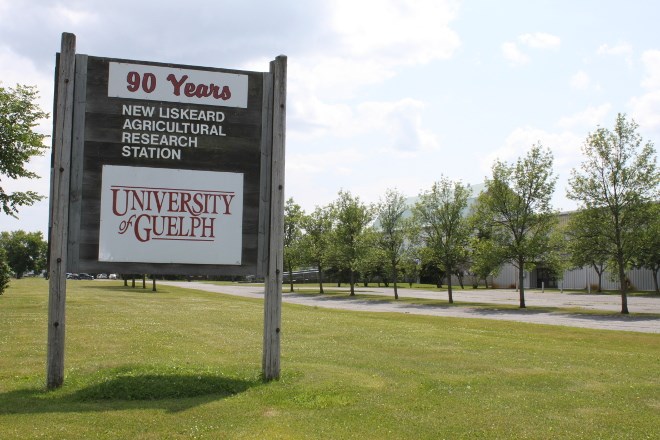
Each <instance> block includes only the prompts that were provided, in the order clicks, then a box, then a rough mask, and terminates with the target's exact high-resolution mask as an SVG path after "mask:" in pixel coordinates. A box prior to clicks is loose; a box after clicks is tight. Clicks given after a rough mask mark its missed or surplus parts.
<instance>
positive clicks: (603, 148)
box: [567, 114, 660, 314]
mask: <svg viewBox="0 0 660 440" xmlns="http://www.w3.org/2000/svg"><path fill="white" fill-rule="evenodd" d="M637 128H638V125H637V124H636V123H635V122H634V121H630V122H628V121H627V120H626V117H625V115H623V114H618V115H617V118H616V123H615V125H614V129H613V130H608V129H606V128H598V129H597V130H596V131H595V132H593V133H590V134H589V136H588V137H587V140H586V141H585V143H584V144H583V146H582V153H583V155H584V161H583V162H582V164H581V165H580V167H579V169H573V170H572V172H571V178H570V179H569V189H568V191H567V195H568V197H569V198H570V199H572V200H576V201H578V202H579V203H580V204H581V207H582V208H584V209H587V210H592V209H602V210H603V211H605V212H606V213H607V219H606V221H603V222H602V223H601V225H600V226H601V231H600V233H601V234H602V236H603V237H604V239H605V240H607V241H608V242H609V243H610V246H609V249H610V255H609V257H610V259H611V260H612V261H614V264H615V267H616V274H617V278H618V281H619V292H620V294H621V313H624V314H627V313H628V298H627V286H626V274H625V271H626V268H627V267H628V266H630V265H631V264H632V263H633V262H634V259H635V257H636V255H637V253H638V251H639V243H640V241H639V235H640V231H643V230H644V228H646V227H647V226H648V220H649V219H648V217H647V215H646V214H647V210H646V209H645V208H644V207H645V206H646V205H647V204H648V203H651V202H654V201H658V199H660V174H659V172H658V169H657V167H656V157H655V154H656V153H655V149H654V147H653V144H652V143H651V142H646V143H643V139H642V137H641V136H640V135H639V134H638V133H637Z"/></svg>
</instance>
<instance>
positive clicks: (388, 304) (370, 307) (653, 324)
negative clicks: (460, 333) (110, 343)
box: [159, 281, 660, 333]
mask: <svg viewBox="0 0 660 440" xmlns="http://www.w3.org/2000/svg"><path fill="white" fill-rule="evenodd" d="M159 283H160V284H168V285H176V286H179V287H184V288H188V289H196V290H204V291H208V292H217V293H224V294H228V295H237V296H243V297H249V298H258V299H261V298H263V294H264V289H263V287H262V286H250V285H226V286H217V285H213V284H207V283H198V282H185V281H181V282H170V281H161V282H159ZM287 287H288V286H284V290H285V291H284V292H283V294H282V301H283V302H286V303H291V304H301V305H306V306H311V307H325V308H332V309H341V310H356V311H366V312H394V313H409V314H417V315H431V316H445V317H458V318H480V319H498V320H505V321H518V322H528V323H535V324H548V325H562V326H569V327H584V328H593V329H603V330H623V331H633V332H644V333H660V317H659V316H660V296H653V297H628V310H629V311H630V312H631V313H632V315H622V314H620V313H619V311H620V310H621V298H620V297H619V296H618V295H593V294H592V295H588V294H582V293H570V292H565V293H558V292H551V293H550V292H545V293H541V292H540V291H539V290H529V291H527V292H526V293H525V302H526V305H527V306H528V307H532V306H534V307H558V308H571V309H585V311H587V310H596V311H601V312H602V313H598V314H582V313H575V312H573V313H560V312H545V311H538V310H531V309H529V308H527V309H513V310H506V309H502V310H493V309H484V308H479V307H473V306H470V305H469V304H466V305H465V306H461V305H460V303H461V302H464V303H482V304H483V303H488V304H508V305H514V306H517V305H518V301H519V299H518V292H516V291H515V290H509V289H497V290H490V289H483V290H460V289H459V290H455V291H454V295H453V296H454V303H455V304H454V305H451V306H450V305H448V304H447V305H414V304H409V303H402V302H395V301H366V300H360V295H364V294H378V295H384V296H391V297H393V296H394V293H393V290H392V288H376V287H368V288H362V287H356V297H354V298H349V297H348V293H347V296H346V297H338V296H336V295H333V296H327V297H324V296H322V295H301V294H297V293H287V292H286V289H287ZM333 290H336V288H333ZM399 296H400V297H402V298H406V297H409V298H431V299H441V300H446V299H447V292H434V291H425V290H418V289H399ZM643 314H653V315H650V316H644V315H643Z"/></svg>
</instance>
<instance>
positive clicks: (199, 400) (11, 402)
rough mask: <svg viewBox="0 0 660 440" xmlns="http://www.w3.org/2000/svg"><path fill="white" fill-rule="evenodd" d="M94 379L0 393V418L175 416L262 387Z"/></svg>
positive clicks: (223, 381)
mask: <svg viewBox="0 0 660 440" xmlns="http://www.w3.org/2000/svg"><path fill="white" fill-rule="evenodd" d="M100 377H102V380H101V381H100V382H97V383H94V384H91V385H89V386H86V387H82V388H79V389H76V390H74V391H68V390H66V388H63V389H60V390H55V391H46V390H45V389H35V388H29V389H19V390H15V391H10V392H7V393H0V415H4V414H36V413H51V412H90V411H107V410H112V409H152V408H156V409H164V410H167V411H170V412H178V411H184V410H186V409H189V408H192V407H195V406H198V405H203V404H205V403H208V402H212V401H217V400H221V399H225V398H228V397H231V396H234V395H237V394H240V393H243V392H245V391H247V390H249V389H250V388H253V387H255V386H259V385H262V384H263V382H262V381H261V380H260V379H258V378H255V379H252V380H245V379H236V378H231V377H226V376H216V375H212V374H139V373H138V374H123V375H117V373H116V370H111V371H109V372H108V374H106V375H101V376H100ZM65 387H66V383H65Z"/></svg>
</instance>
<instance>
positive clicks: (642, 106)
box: [629, 50, 660, 134]
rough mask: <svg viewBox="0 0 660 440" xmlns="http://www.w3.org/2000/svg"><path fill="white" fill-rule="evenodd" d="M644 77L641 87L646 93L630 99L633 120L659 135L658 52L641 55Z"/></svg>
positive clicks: (659, 79) (659, 54)
mask: <svg viewBox="0 0 660 440" xmlns="http://www.w3.org/2000/svg"><path fill="white" fill-rule="evenodd" d="M642 63H643V65H644V73H645V76H644V78H643V79H642V83H641V86H642V87H643V88H644V89H646V92H645V93H643V94H642V95H641V96H635V97H633V98H631V99H630V102H629V106H630V108H631V113H632V117H633V119H635V121H636V122H637V123H638V124H639V125H640V127H641V128H643V129H648V130H652V131H654V132H655V133H656V134H660V50H648V51H646V52H644V53H643V54H642Z"/></svg>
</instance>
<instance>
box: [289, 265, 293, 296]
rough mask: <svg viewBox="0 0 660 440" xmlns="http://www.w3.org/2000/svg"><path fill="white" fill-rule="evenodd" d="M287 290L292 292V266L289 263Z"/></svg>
mask: <svg viewBox="0 0 660 440" xmlns="http://www.w3.org/2000/svg"><path fill="white" fill-rule="evenodd" d="M289 292H293V268H292V267H291V265H289Z"/></svg>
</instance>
